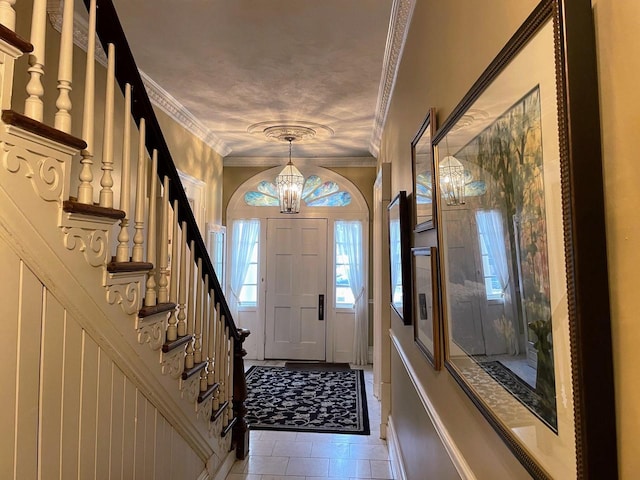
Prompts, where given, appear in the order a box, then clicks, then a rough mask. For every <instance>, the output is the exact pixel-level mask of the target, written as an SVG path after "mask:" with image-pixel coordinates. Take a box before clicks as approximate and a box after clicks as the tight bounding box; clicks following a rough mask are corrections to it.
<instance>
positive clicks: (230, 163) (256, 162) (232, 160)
mask: <svg viewBox="0 0 640 480" xmlns="http://www.w3.org/2000/svg"><path fill="white" fill-rule="evenodd" d="M287 160H288V158H285V157H284V156H283V157H282V158H280V157H226V158H225V159H224V160H223V167H277V166H279V165H285V164H286V163H287ZM293 163H294V165H296V166H297V167H298V168H300V166H302V165H313V166H317V167H332V168H336V167H376V166H377V160H376V159H375V158H373V157H322V158H320V157H318V158H304V159H301V158H298V159H293Z"/></svg>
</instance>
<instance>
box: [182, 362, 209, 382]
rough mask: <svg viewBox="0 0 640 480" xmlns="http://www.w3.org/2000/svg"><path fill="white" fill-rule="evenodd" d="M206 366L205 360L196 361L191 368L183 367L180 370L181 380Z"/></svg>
mask: <svg viewBox="0 0 640 480" xmlns="http://www.w3.org/2000/svg"><path fill="white" fill-rule="evenodd" d="M206 366H207V362H200V363H196V364H195V365H194V366H193V367H191V368H185V369H184V370H183V371H182V380H187V379H188V378H190V377H193V376H194V375H195V374H196V373H198V372H199V371H200V370H202V369H203V368H204V367H206Z"/></svg>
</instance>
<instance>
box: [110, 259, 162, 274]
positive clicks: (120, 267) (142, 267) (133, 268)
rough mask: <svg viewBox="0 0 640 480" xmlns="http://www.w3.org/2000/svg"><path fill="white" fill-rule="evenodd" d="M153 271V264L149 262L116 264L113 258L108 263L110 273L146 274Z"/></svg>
mask: <svg viewBox="0 0 640 480" xmlns="http://www.w3.org/2000/svg"><path fill="white" fill-rule="evenodd" d="M152 269H153V263H149V262H132V261H129V262H116V261H115V259H114V258H113V259H111V261H110V262H109V263H107V271H108V272H110V273H119V272H146V271H149V270H152Z"/></svg>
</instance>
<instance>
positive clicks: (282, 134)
mask: <svg viewBox="0 0 640 480" xmlns="http://www.w3.org/2000/svg"><path fill="white" fill-rule="evenodd" d="M262 132H263V133H264V134H265V136H266V137H267V138H268V139H269V140H278V141H280V142H290V141H295V142H302V141H304V140H311V139H312V138H313V137H315V136H316V131H315V130H314V129H313V128H308V127H301V126H298V125H275V126H273V127H267V128H265V129H264V130H263V131H262Z"/></svg>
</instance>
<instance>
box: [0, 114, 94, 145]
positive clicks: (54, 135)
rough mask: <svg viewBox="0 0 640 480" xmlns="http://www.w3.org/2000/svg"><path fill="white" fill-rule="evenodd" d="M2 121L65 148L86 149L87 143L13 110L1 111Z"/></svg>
mask: <svg viewBox="0 0 640 480" xmlns="http://www.w3.org/2000/svg"><path fill="white" fill-rule="evenodd" d="M2 121H3V122H5V123H8V124H9V125H13V126H14V127H18V128H22V129H23V130H27V131H29V132H31V133H33V134H35V135H39V136H41V137H45V138H47V139H49V140H52V141H54V142H58V143H62V144H63V145H66V146H67V147H71V148H75V149H77V150H84V149H85V148H87V142H85V141H84V140H82V139H81V138H77V137H74V136H73V135H69V134H68V133H65V132H63V131H61V130H58V129H56V128H53V127H50V126H49V125H46V124H44V123H42V122H39V121H38V120H34V119H33V118H29V117H27V116H26V115H22V114H21V113H18V112H14V111H13V110H3V111H2Z"/></svg>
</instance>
